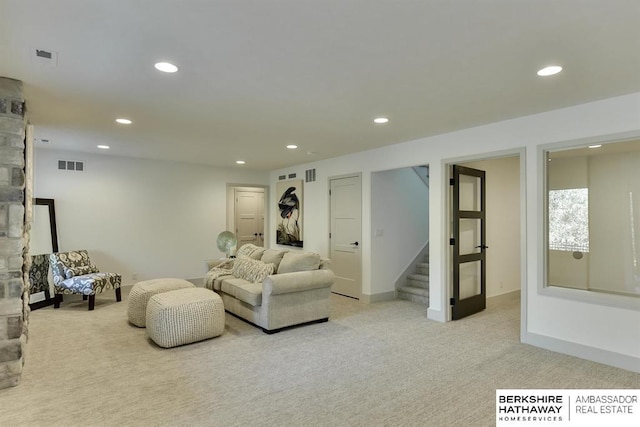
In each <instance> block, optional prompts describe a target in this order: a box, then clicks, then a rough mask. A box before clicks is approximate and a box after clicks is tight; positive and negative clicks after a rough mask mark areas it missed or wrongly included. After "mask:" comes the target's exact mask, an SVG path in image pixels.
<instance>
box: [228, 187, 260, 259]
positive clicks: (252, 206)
mask: <svg viewBox="0 0 640 427" xmlns="http://www.w3.org/2000/svg"><path fill="white" fill-rule="evenodd" d="M235 193H236V194H235V223H236V238H237V239H238V244H237V247H238V248H239V247H240V246H242V245H244V244H245V243H253V244H254V245H256V246H263V245H264V192H258V191H247V190H239V189H236V191H235Z"/></svg>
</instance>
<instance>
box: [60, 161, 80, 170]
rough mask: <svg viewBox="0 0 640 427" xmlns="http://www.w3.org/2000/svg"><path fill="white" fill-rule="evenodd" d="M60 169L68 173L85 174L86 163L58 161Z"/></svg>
mask: <svg viewBox="0 0 640 427" xmlns="http://www.w3.org/2000/svg"><path fill="white" fill-rule="evenodd" d="M58 169H59V170H67V171H78V172H84V162H76V161H71V160H58Z"/></svg>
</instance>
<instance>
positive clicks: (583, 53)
mask: <svg viewBox="0 0 640 427" xmlns="http://www.w3.org/2000/svg"><path fill="white" fill-rule="evenodd" d="M36 48H37V49H45V50H50V51H54V52H57V53H58V62H57V66H55V67H52V66H45V65H41V64H39V63H38V62H37V61H35V60H34V59H33V58H34V57H35V55H34V53H35V49H36ZM639 52H640V1H638V0H529V1H526V0H484V1H479V0H415V1H413V0H377V1H372V0H182V1H178V0H109V1H107V0H56V1H52V0H0V75H3V76H6V77H11V78H15V79H19V80H22V81H23V82H24V83H25V97H26V100H27V108H28V111H29V114H30V120H31V122H32V123H33V124H35V125H36V128H35V129H36V138H38V139H40V138H44V139H49V140H50V141H51V143H50V145H49V146H50V147H55V148H59V149H64V150H75V151H86V152H98V151H99V150H98V149H97V148H96V145H97V144H107V145H110V146H111V150H109V151H108V152H107V153H106V154H107V155H120V156H133V157H142V158H154V159H167V160H177V161H186V162H195V163H204V164H210V165H216V166H229V167H240V166H236V165H235V160H237V159H243V160H246V162H247V164H246V165H245V166H242V167H245V168H255V169H262V170H272V169H275V168H280V167H286V166H290V165H293V164H299V163H306V162H310V161H314V160H319V159H325V158H329V157H334V156H337V155H341V154H346V153H352V152H357V151H362V150H367V149H371V148H375V147H380V146H384V145H389V144H395V143H399V142H403V141H408V140H412V139H416V138H420V137H425V136H430V135H436V134H441V133H445V132H450V131H453V130H458V129H463V128H468V127H472V126H476V125H480V124H485V123H490V122H495V121H499V120H504V119H508V118H513V117H518V116H523V115H528V114H534V113H538V112H542V111H548V110H552V109H557V108H562V107H566V106H570V105H575V104H580V103H584V102H589V101H594V100H597V99H602V98H608V97H612V96H617V95H623V94H627V93H632V92H638V91H640V54H639ZM159 60H169V61H171V62H173V63H175V64H176V65H178V66H179V67H180V71H179V72H178V73H176V74H163V73H159V72H157V71H156V70H155V69H154V68H153V64H154V63H155V62H157V61H159ZM549 64H559V65H562V66H563V67H564V71H563V72H562V73H561V74H559V75H556V76H553V77H548V78H545V79H543V78H540V77H537V76H536V71H537V70H538V69H539V68H542V67H543V66H545V65H549ZM378 115H386V116H388V117H389V118H390V120H391V121H390V122H389V123H388V124H387V125H374V124H372V119H373V118H374V117H376V116H378ZM121 116H124V117H128V118H131V119H132V120H133V121H134V123H133V125H131V126H123V125H117V124H115V123H114V119H115V118H116V117H121ZM290 143H295V144H298V145H299V146H300V149H298V150H296V151H291V150H287V149H285V145H286V144H290ZM307 152H313V153H314V154H310V155H309V154H307ZM101 153H102V154H105V152H101Z"/></svg>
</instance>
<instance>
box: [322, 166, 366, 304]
mask: <svg viewBox="0 0 640 427" xmlns="http://www.w3.org/2000/svg"><path fill="white" fill-rule="evenodd" d="M356 177H358V178H360V250H359V251H358V264H360V266H359V270H360V295H359V298H358V301H363V299H362V298H363V296H364V294H363V293H362V280H363V277H364V274H363V273H364V271H363V268H362V267H363V265H362V252H363V250H364V246H365V242H363V241H362V240H363V238H364V233H363V230H364V209H363V207H362V201H363V198H362V172H353V173H347V174H341V175H332V176H329V177H328V178H327V191H326V196H327V230H328V231H327V256H328V257H331V238H330V237H329V234H330V233H331V196H330V195H329V192H330V191H331V181H333V180H334V179H344V178H356ZM345 298H349V297H347V296H345Z"/></svg>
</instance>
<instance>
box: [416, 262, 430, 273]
mask: <svg viewBox="0 0 640 427" xmlns="http://www.w3.org/2000/svg"><path fill="white" fill-rule="evenodd" d="M416 273H418V274H424V275H425V276H428V275H429V263H428V262H420V263H418V264H416Z"/></svg>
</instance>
